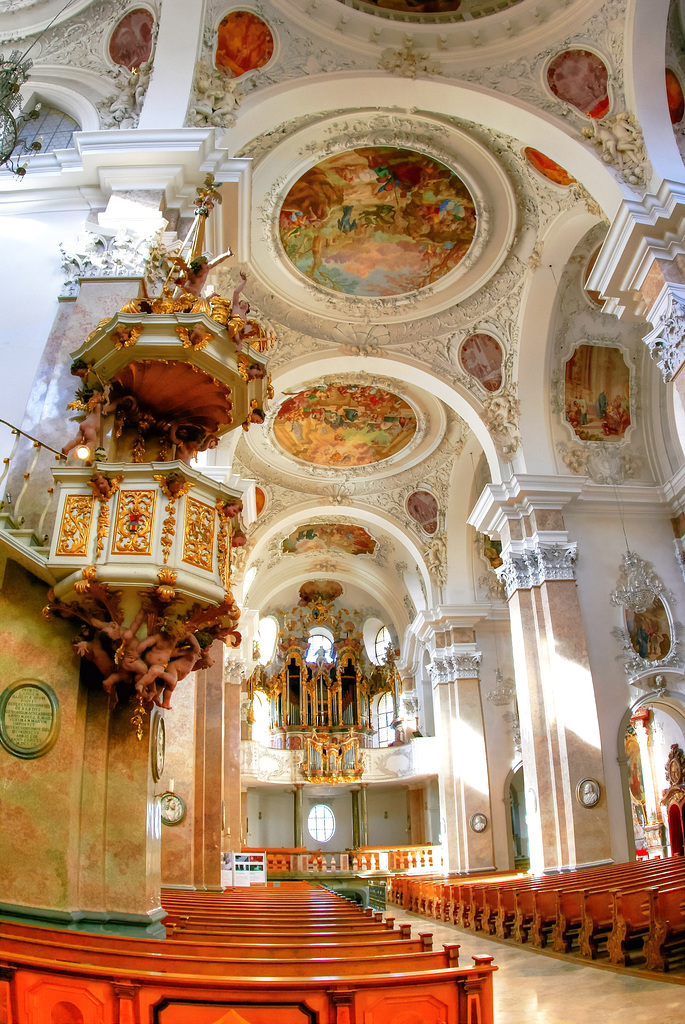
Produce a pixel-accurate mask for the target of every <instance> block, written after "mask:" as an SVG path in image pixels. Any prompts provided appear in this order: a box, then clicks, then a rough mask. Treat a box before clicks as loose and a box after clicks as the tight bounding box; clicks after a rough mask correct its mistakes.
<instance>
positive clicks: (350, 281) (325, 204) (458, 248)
mask: <svg viewBox="0 0 685 1024" xmlns="http://www.w3.org/2000/svg"><path fill="white" fill-rule="evenodd" d="M475 232H476V209H475V204H474V200H473V198H472V196H471V194H470V192H469V190H468V189H467V187H466V185H465V184H464V182H463V181H462V180H461V179H460V178H459V177H458V176H457V175H456V174H455V173H454V172H453V171H451V170H450V169H449V168H448V167H446V166H445V165H444V164H442V163H439V162H438V161H437V160H434V159H433V158H432V157H429V156H426V155H425V154H422V153H417V152H416V151H413V150H409V149H394V148H391V147H389V146H388V147H383V146H369V147H364V148H358V149H353V150H347V151H345V152H342V153H337V154H335V155H334V156H330V157H328V158H327V159H325V160H322V161H321V162H320V163H318V164H316V165H315V166H314V167H312V168H310V169H309V170H308V171H306V172H305V174H303V175H302V176H301V177H300V178H299V180H298V181H296V182H295V184H294V185H292V186H291V188H290V190H289V192H288V194H287V195H286V197H285V199H284V200H283V202H282V205H281V209H280V216H279V233H280V239H281V244H282V245H283V248H284V250H285V253H286V256H287V257H288V259H289V260H290V262H291V263H292V264H293V265H294V266H295V267H296V268H297V269H298V270H299V271H300V273H302V274H304V275H305V276H306V277H307V278H309V280H310V281H312V282H313V283H314V284H317V285H319V286H322V287H324V288H328V289H331V290H333V291H336V292H343V293H344V294H352V295H358V296H374V297H382V296H388V295H405V294H407V293H409V292H413V291H416V290H418V289H421V288H425V287H426V286H427V285H429V284H431V283H433V282H434V281H437V280H438V279H439V278H441V277H444V276H445V275H446V274H448V273H449V272H450V271H451V270H453V269H454V268H455V267H456V266H457V265H458V264H459V263H460V262H461V261H462V259H463V258H464V256H465V255H466V253H467V252H468V250H469V248H470V246H471V243H472V241H473V239H474V236H475Z"/></svg>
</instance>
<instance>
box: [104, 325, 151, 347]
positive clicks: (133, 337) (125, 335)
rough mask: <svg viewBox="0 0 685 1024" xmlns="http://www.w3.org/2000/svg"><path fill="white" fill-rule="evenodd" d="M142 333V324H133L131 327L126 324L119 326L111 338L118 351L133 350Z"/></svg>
mask: <svg viewBox="0 0 685 1024" xmlns="http://www.w3.org/2000/svg"><path fill="white" fill-rule="evenodd" d="M142 333H143V325H142V324H132V325H131V326H130V327H129V326H127V325H126V324H119V326H118V327H117V328H116V330H114V331H112V333H111V334H110V338H111V340H112V341H113V342H114V345H115V346H116V348H118V349H122V348H132V347H133V345H135V343H136V342H137V341H138V338H139V337H140V336H141V334H142Z"/></svg>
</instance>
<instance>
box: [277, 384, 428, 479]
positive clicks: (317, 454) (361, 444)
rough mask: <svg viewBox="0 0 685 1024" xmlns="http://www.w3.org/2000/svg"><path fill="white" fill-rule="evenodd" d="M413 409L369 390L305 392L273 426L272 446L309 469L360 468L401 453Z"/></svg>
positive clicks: (412, 425)
mask: <svg viewBox="0 0 685 1024" xmlns="http://www.w3.org/2000/svg"><path fill="white" fill-rule="evenodd" d="M416 428H417V423H416V416H415V414H414V411H413V409H412V408H411V406H410V405H408V404H407V402H405V401H404V399H402V398H400V397H399V395H394V394H392V393H391V392H390V391H385V390H384V389H383V388H376V387H372V386H370V385H355V384H334V385H325V386H321V387H315V388H308V389H307V390H306V391H300V392H298V394H296V395H292V396H291V397H290V398H288V399H287V400H286V401H285V402H284V403H283V405H282V406H281V407H280V409H279V410H278V413H277V414H276V418H275V420H274V424H273V430H274V436H275V438H276V441H277V442H278V444H279V445H280V446H281V448H283V449H284V450H285V451H286V452H287V453H288V454H289V455H293V456H294V457H295V458H297V459H302V460H303V461H304V462H309V463H311V464H312V465H314V466H340V467H343V466H365V465H368V464H369V463H372V462H381V461H382V460H383V459H389V458H391V456H393V455H396V454H397V453H398V452H401V451H402V449H403V448H406V446H407V445H408V444H409V442H410V441H411V440H412V438H413V437H414V435H415V433H416Z"/></svg>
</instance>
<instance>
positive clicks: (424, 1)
mask: <svg viewBox="0 0 685 1024" xmlns="http://www.w3.org/2000/svg"><path fill="white" fill-rule="evenodd" d="M338 2H339V3H342V4H345V5H346V6H347V7H354V8H356V9H357V10H358V11H367V12H368V13H369V14H376V15H380V16H381V17H385V18H399V19H401V20H403V21H436V20H440V21H457V20H459V21H461V20H463V19H465V18H468V19H471V18H482V17H484V16H485V15H487V14H493V13H495V12H497V11H502V10H505V9H506V8H508V7H515V6H516V4H519V3H521V0H500V2H499V3H497V4H496V5H495V4H493V3H492V0H338Z"/></svg>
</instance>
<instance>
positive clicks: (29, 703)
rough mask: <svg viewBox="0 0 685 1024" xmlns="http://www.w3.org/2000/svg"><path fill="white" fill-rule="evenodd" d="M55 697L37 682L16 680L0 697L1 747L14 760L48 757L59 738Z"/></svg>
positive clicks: (57, 703)
mask: <svg viewBox="0 0 685 1024" xmlns="http://www.w3.org/2000/svg"><path fill="white" fill-rule="evenodd" d="M59 722H60V713H59V701H58V699H57V694H56V693H55V691H54V690H53V689H52V687H51V686H48V684H47V683H44V682H42V681H41V680H40V679H18V680H17V681H16V682H14V683H10V685H9V686H8V687H6V689H4V690H3V691H2V693H0V743H1V744H2V745H3V747H4V748H5V750H8V751H9V752H10V754H13V755H14V757H22V758H25V759H27V760H30V759H31V758H34V757H42V756H43V754H47V752H48V750H50V749H51V748H52V747H53V746H54V744H55V741H56V740H57V736H58V735H59Z"/></svg>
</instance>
